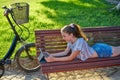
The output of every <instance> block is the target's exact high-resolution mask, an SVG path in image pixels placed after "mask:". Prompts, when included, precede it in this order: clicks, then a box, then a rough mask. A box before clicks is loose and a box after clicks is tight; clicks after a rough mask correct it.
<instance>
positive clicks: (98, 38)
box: [35, 27, 120, 54]
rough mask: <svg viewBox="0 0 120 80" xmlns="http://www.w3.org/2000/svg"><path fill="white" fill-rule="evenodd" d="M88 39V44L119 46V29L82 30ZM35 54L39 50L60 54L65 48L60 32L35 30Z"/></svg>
mask: <svg viewBox="0 0 120 80" xmlns="http://www.w3.org/2000/svg"><path fill="white" fill-rule="evenodd" d="M83 31H84V32H85V34H86V35H87V37H88V38H89V41H88V44H89V45H93V44H94V43H96V42H104V43H108V44H110V45H114V46H117V45H120V27H100V28H83ZM35 38H36V49H37V54H39V53H40V51H39V48H42V50H43V51H47V52H49V53H56V52H61V51H63V50H64V49H65V48H66V42H65V41H64V40H63V39H62V36H61V33H60V30H35Z"/></svg>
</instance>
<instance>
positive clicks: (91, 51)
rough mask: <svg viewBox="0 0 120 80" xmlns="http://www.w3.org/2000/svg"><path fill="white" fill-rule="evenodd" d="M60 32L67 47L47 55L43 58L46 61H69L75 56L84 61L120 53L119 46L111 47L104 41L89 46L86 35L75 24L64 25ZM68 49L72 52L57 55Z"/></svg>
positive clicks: (66, 51)
mask: <svg viewBox="0 0 120 80" xmlns="http://www.w3.org/2000/svg"><path fill="white" fill-rule="evenodd" d="M61 34H62V37H63V39H64V40H65V41H66V42H67V48H66V49H65V51H63V52H60V53H56V54H51V55H50V56H49V57H47V58H45V59H46V61H47V62H54V61H70V60H73V59H75V58H78V59H80V60H82V61H85V60H86V59H88V58H94V57H101V58H102V57H113V56H118V55H120V46H118V47H113V46H110V45H108V44H104V43H96V44H95V45H93V46H92V47H90V46H89V45H88V43H87V40H88V39H87V37H86V36H85V35H84V33H83V31H82V30H81V29H80V26H78V25H76V24H70V25H67V26H64V27H63V28H62V29H61ZM70 50H72V53H71V54H70V55H69V56H65V57H57V56H64V55H67V53H68V52H69V51H70Z"/></svg>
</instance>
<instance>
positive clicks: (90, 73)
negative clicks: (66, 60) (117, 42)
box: [0, 66, 120, 80]
mask: <svg viewBox="0 0 120 80" xmlns="http://www.w3.org/2000/svg"><path fill="white" fill-rule="evenodd" d="M5 68H6V71H5V74H4V76H3V77H1V78H0V80H47V79H46V77H45V76H44V75H43V74H42V73H41V72H40V70H39V71H36V72H31V73H26V72H24V71H22V70H20V69H19V68H18V67H13V66H6V67H5ZM49 78H50V80H120V67H119V66H116V67H108V68H99V69H90V70H77V71H69V72H59V73H51V74H49Z"/></svg>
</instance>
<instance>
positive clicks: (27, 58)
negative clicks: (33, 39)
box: [16, 43, 40, 72]
mask: <svg viewBox="0 0 120 80" xmlns="http://www.w3.org/2000/svg"><path fill="white" fill-rule="evenodd" d="M16 62H17V64H18V66H19V67H20V68H21V69H22V70H24V71H26V72H33V71H36V70H38V69H40V64H39V61H38V59H37V56H36V49H35V43H30V44H26V45H25V46H23V47H21V48H20V49H19V50H18V51H17V53H16Z"/></svg>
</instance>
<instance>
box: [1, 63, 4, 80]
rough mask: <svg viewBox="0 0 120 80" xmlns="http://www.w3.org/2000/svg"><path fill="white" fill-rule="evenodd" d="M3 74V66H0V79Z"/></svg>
mask: <svg viewBox="0 0 120 80" xmlns="http://www.w3.org/2000/svg"><path fill="white" fill-rule="evenodd" d="M4 72H5V68H4V65H0V78H1V77H2V76H3V74H4Z"/></svg>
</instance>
